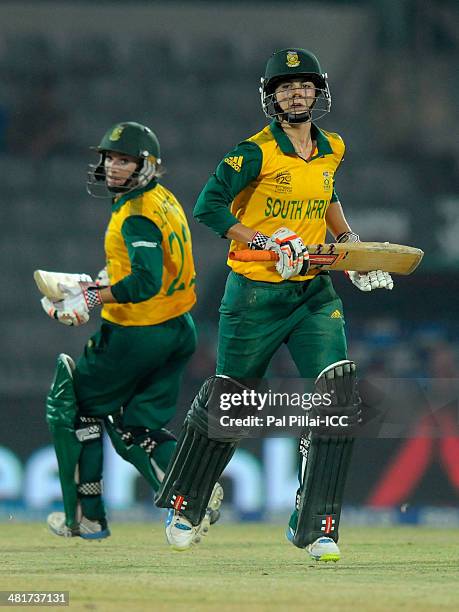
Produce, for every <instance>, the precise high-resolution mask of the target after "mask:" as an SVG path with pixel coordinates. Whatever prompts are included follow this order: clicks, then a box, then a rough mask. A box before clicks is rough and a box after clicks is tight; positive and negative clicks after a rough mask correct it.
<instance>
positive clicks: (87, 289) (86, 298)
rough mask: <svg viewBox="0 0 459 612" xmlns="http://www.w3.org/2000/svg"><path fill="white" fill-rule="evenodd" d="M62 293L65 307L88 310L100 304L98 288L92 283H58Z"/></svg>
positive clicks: (79, 310)
mask: <svg viewBox="0 0 459 612" xmlns="http://www.w3.org/2000/svg"><path fill="white" fill-rule="evenodd" d="M59 289H60V290H61V291H62V293H63V294H64V296H65V297H64V300H63V301H64V305H65V307H66V308H67V309H70V310H77V312H78V313H80V312H88V313H89V311H90V310H92V309H93V308H95V307H96V306H100V305H101V304H102V298H101V297H100V290H99V288H98V287H96V286H95V284H94V283H79V284H78V285H77V286H74V285H66V284H65V283H59Z"/></svg>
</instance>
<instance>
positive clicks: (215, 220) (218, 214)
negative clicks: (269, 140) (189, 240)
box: [193, 142, 263, 242]
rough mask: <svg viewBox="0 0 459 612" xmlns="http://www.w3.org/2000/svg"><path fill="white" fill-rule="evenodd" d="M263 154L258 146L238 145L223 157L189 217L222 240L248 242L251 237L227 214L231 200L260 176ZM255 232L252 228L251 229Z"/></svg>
mask: <svg viewBox="0 0 459 612" xmlns="http://www.w3.org/2000/svg"><path fill="white" fill-rule="evenodd" d="M262 162H263V154H262V152H261V149H260V147H259V146H258V145H256V144H255V143H252V142H242V143H241V144H239V145H237V147H235V148H234V149H233V150H232V151H230V152H229V153H228V155H226V156H225V157H224V159H223V160H222V161H221V162H220V164H219V165H218V166H217V169H216V170H215V172H214V174H213V175H212V176H211V177H210V179H209V180H208V181H207V183H206V185H205V186H204V189H203V190H202V192H201V193H200V195H199V197H198V200H197V202H196V205H195V207H194V211H193V215H194V217H195V219H196V220H197V221H199V222H200V223H204V224H205V225H207V226H208V227H210V228H211V229H212V230H214V232H216V233H217V234H218V235H219V236H221V237H222V238H225V237H227V238H230V239H234V240H240V241H241V242H248V241H249V240H250V238H251V237H252V236H253V234H254V229H253V228H247V227H246V226H244V225H243V224H242V223H239V221H238V219H237V218H236V217H235V216H234V215H233V213H232V212H231V211H230V206H231V203H232V202H233V200H234V198H235V197H236V196H237V194H238V193H240V192H241V191H242V190H243V189H244V188H245V187H247V186H248V185H249V184H250V183H251V182H252V181H254V180H256V179H257V178H258V176H259V174H260V171H261V166H262ZM255 229H256V228H255Z"/></svg>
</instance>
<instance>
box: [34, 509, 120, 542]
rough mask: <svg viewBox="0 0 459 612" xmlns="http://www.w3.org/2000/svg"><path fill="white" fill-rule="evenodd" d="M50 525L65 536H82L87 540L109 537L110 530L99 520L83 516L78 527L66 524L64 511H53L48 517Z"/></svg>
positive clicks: (55, 531)
mask: <svg viewBox="0 0 459 612" xmlns="http://www.w3.org/2000/svg"><path fill="white" fill-rule="evenodd" d="M46 522H47V524H48V527H49V528H50V530H51V531H52V532H53V533H54V534H55V535H57V536H61V537H64V538H74V537H80V538H83V539H85V540H101V539H103V538H108V536H109V535H110V530H109V529H108V527H107V526H104V525H102V524H101V523H100V522H99V521H90V520H89V519H87V518H86V517H85V516H83V517H81V520H80V522H79V523H78V525H77V526H76V527H74V528H73V529H71V528H70V527H67V525H66V524H65V514H64V513H63V512H51V514H49V515H48V518H47V519H46Z"/></svg>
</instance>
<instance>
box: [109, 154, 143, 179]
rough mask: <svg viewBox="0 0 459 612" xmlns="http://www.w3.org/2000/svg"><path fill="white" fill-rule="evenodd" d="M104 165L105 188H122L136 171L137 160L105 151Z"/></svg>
mask: <svg viewBox="0 0 459 612" xmlns="http://www.w3.org/2000/svg"><path fill="white" fill-rule="evenodd" d="M104 164H105V176H106V181H107V186H108V187H122V186H123V185H124V184H125V183H126V181H127V180H128V179H129V178H130V176H131V175H132V173H133V172H134V171H135V170H136V168H137V164H138V160H137V158H136V157H132V156H131V155H125V154H124V153H115V152H114V151H107V152H106V153H105V162H104Z"/></svg>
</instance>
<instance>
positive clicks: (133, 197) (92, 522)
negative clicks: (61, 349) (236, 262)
mask: <svg viewBox="0 0 459 612" xmlns="http://www.w3.org/2000/svg"><path fill="white" fill-rule="evenodd" d="M96 149H97V152H98V155H99V159H98V162H97V164H95V165H91V166H90V168H89V173H88V191H89V193H90V194H91V195H94V196H102V197H109V198H110V199H111V216H110V220H109V223H108V227H107V231H106V233H105V254H106V273H105V282H104V284H103V285H101V284H100V283H97V284H96V283H94V282H92V281H91V278H90V277H88V276H87V275H83V276H82V277H81V278H77V280H76V282H75V284H74V285H71V284H69V285H61V286H60V288H61V290H62V292H63V294H64V295H65V299H64V300H62V301H59V302H56V303H53V302H51V301H50V300H49V299H47V298H43V300H42V303H43V308H44V309H45V311H46V312H47V314H49V316H50V317H52V318H53V319H56V320H58V321H59V322H61V323H64V324H66V325H81V324H83V323H86V322H87V321H88V319H89V315H90V313H91V312H92V311H93V308H95V307H96V306H102V324H101V327H100V330H99V331H98V332H97V333H96V334H95V335H94V336H93V337H92V338H90V339H89V341H88V343H87V345H86V347H85V349H84V353H83V355H82V356H81V357H80V359H79V360H78V362H77V363H76V364H75V363H74V362H73V360H72V359H71V358H70V357H69V356H68V355H64V354H61V355H60V356H59V358H58V361H57V369H56V374H55V378H54V381H53V384H52V386H51V390H50V392H49V395H48V398H47V404H46V406H47V414H46V418H47V421H48V424H49V427H50V430H51V434H52V437H53V442H54V446H55V449H56V455H57V460H58V466H59V477H60V482H61V487H62V494H63V501H64V509H65V512H64V513H62V512H55V513H52V514H51V515H50V516H49V517H48V525H49V527H50V529H51V530H52V532H53V533H55V534H56V535H59V536H67V537H69V536H70V537H71V536H80V537H82V538H86V539H100V538H105V537H107V536H108V535H110V532H109V529H108V526H107V520H106V514H105V508H104V503H103V499H102V459H103V457H102V425H103V424H105V428H106V430H107V432H108V434H109V436H110V438H111V440H112V443H113V445H114V447H115V450H116V451H117V452H118V453H119V454H120V455H121V456H122V457H123V458H124V459H126V460H127V461H130V462H131V463H132V464H133V465H134V466H135V467H136V468H137V469H138V471H139V472H140V473H141V474H142V475H143V476H144V477H145V478H146V480H147V481H148V482H149V484H150V485H151V486H152V488H153V489H154V490H157V489H158V487H159V484H160V482H161V480H162V478H163V475H164V471H165V470H166V468H167V465H168V463H169V460H170V458H171V456H172V454H173V452H174V449H175V445H176V441H175V437H174V436H173V435H172V434H171V433H170V432H169V431H168V430H167V429H165V426H166V425H167V423H168V422H169V421H170V419H171V418H172V417H173V415H174V413H175V408H176V401H177V396H178V391H179V386H180V380H181V377H182V373H183V370H184V368H185V366H186V364H187V362H188V361H189V359H190V357H191V356H192V354H193V352H194V350H195V347H196V332H195V326H194V323H193V319H192V317H191V315H190V310H191V308H192V307H193V305H194V304H195V301H196V296H195V287H194V284H195V269H194V262H193V255H192V249H191V238H190V231H189V228H188V222H187V219H186V216H185V213H184V211H183V209H182V207H181V205H180V204H179V202H178V201H177V199H176V198H175V197H174V195H173V194H172V193H171V192H170V191H169V190H168V189H167V188H166V187H164V186H163V185H161V184H160V182H159V177H160V175H161V159H160V146H159V142H158V139H157V137H156V135H155V134H154V133H153V132H152V131H151V130H150V129H149V128H148V127H145V126H143V125H140V124H138V123H135V122H124V123H119V124H117V125H115V126H113V127H111V128H110V129H109V130H108V132H107V133H106V134H105V135H104V137H103V138H102V140H101V142H100V144H99V146H98V147H97V148H96ZM217 488H218V487H217ZM211 518H213V519H214V520H215V518H216V516H215V513H214V514H213V515H212V517H211Z"/></svg>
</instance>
